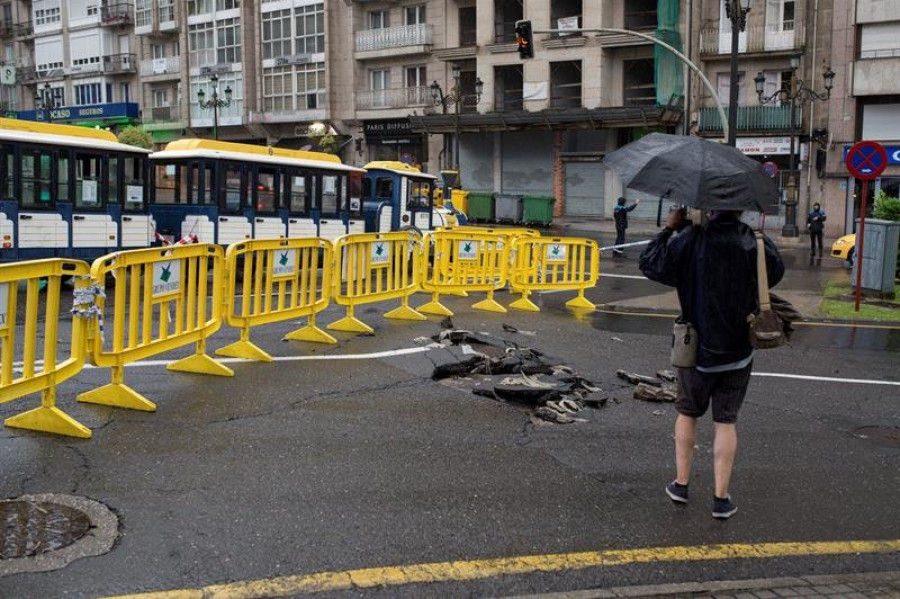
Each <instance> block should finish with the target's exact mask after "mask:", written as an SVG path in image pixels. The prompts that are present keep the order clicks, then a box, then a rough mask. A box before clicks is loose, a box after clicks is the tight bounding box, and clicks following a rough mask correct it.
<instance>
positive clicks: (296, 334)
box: [283, 324, 338, 343]
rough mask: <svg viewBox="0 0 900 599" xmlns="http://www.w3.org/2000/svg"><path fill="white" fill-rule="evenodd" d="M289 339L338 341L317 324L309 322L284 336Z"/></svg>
mask: <svg viewBox="0 0 900 599" xmlns="http://www.w3.org/2000/svg"><path fill="white" fill-rule="evenodd" d="M283 338H284V339H287V340H289V341H310V342H312V343H337V342H338V340H337V339H335V338H334V337H332V336H331V335H329V334H328V333H326V332H325V331H323V330H322V329H320V328H319V327H317V326H315V325H311V324H308V325H306V326H305V327H303V328H300V329H297V330H296V331H291V332H290V333H288V334H287V335H285V336H284V337H283Z"/></svg>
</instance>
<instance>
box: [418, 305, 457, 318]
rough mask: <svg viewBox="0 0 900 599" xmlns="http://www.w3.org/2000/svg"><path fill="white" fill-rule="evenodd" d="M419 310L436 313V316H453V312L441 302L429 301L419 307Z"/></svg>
mask: <svg viewBox="0 0 900 599" xmlns="http://www.w3.org/2000/svg"><path fill="white" fill-rule="evenodd" d="M417 310H418V311H419V312H423V313H425V314H434V315H435V316H453V312H451V311H450V309H449V308H447V307H445V306H444V304H442V303H441V302H428V303H427V304H424V305H422V306H419V307H418V308H417Z"/></svg>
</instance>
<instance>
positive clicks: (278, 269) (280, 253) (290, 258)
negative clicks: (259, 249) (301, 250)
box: [269, 250, 297, 279]
mask: <svg viewBox="0 0 900 599" xmlns="http://www.w3.org/2000/svg"><path fill="white" fill-rule="evenodd" d="M269 260H271V261H272V276H273V277H274V278H276V279H282V278H285V277H293V276H295V275H296V274H297V251H296V250H273V251H272V252H271V253H270V254H269Z"/></svg>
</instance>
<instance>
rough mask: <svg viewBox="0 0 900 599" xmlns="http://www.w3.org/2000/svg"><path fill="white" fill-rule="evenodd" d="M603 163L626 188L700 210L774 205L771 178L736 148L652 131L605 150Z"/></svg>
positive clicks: (749, 208) (776, 194)
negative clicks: (608, 151)
mask: <svg viewBox="0 0 900 599" xmlns="http://www.w3.org/2000/svg"><path fill="white" fill-rule="evenodd" d="M603 164H604V165H606V166H608V167H609V168H611V169H612V170H613V171H615V172H616V173H617V174H618V175H619V177H621V179H622V183H623V184H624V185H625V187H629V188H631V189H636V190H638V191H643V192H646V193H652V194H655V195H659V196H667V197H669V198H671V199H672V200H675V201H678V202H681V203H683V204H686V205H688V206H693V207H694V208H700V209H703V210H759V211H762V210H763V207H764V206H771V205H772V204H777V203H778V189H777V188H776V187H775V182H774V180H773V179H772V178H771V177H769V176H768V175H766V173H764V172H763V170H762V167H761V165H760V164H759V163H758V162H756V161H755V160H753V159H752V158H748V157H746V156H744V155H743V154H742V153H741V152H740V151H739V150H738V149H737V148H733V147H731V146H727V145H725V144H720V143H717V142H713V141H709V140H706V139H703V138H702V137H687V136H681V135H665V134H662V133H651V134H650V135H647V136H646V137H643V138H641V139H639V140H638V141H635V142H632V143H630V144H628V145H627V146H624V147H621V148H619V149H618V150H616V151H615V152H612V153H610V154H607V155H606V157H605V158H604V159H603Z"/></svg>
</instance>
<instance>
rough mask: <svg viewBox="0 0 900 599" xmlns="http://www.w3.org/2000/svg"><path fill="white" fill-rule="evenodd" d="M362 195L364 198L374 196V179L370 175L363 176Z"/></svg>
mask: <svg viewBox="0 0 900 599" xmlns="http://www.w3.org/2000/svg"><path fill="white" fill-rule="evenodd" d="M362 197H363V199H364V200H368V199H369V198H371V197H372V179H371V178H369V177H363V178H362Z"/></svg>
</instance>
